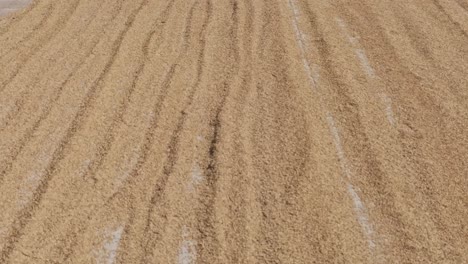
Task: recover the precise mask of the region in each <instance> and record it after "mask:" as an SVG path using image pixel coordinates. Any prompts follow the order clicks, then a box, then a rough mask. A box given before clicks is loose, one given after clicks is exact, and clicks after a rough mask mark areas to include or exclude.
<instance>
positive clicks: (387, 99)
mask: <svg viewBox="0 0 468 264" xmlns="http://www.w3.org/2000/svg"><path fill="white" fill-rule="evenodd" d="M380 99H381V100H382V102H383V104H384V105H385V114H386V115H387V120H388V122H390V124H392V126H394V125H395V123H396V121H395V116H394V115H393V108H392V99H391V98H390V97H388V95H387V94H385V93H380Z"/></svg>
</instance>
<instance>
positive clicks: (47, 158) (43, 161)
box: [17, 144, 53, 208]
mask: <svg viewBox="0 0 468 264" xmlns="http://www.w3.org/2000/svg"><path fill="white" fill-rule="evenodd" d="M52 147H53V145H52V144H51V145H50V148H52ZM50 152H52V151H50V149H45V150H43V151H41V152H40V153H39V154H38V157H37V159H36V161H37V163H36V165H38V166H39V167H38V168H36V169H33V170H32V171H30V172H29V173H28V175H29V176H27V178H26V179H24V180H23V183H22V184H21V186H20V188H19V190H18V193H17V195H18V199H17V206H18V207H19V208H23V207H24V206H26V205H27V204H28V203H29V202H31V199H32V198H33V195H34V192H35V191H36V190H37V188H39V185H40V184H41V181H42V177H43V175H44V172H45V169H46V167H47V166H48V165H49V164H50V163H51V162H52V155H50V154H48V153H50Z"/></svg>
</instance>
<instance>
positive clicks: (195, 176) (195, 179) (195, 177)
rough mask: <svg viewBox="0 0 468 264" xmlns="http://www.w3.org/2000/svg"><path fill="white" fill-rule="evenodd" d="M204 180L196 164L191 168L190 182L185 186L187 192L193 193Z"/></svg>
mask: <svg viewBox="0 0 468 264" xmlns="http://www.w3.org/2000/svg"><path fill="white" fill-rule="evenodd" d="M204 179H205V177H203V172H202V170H201V168H200V165H198V163H196V164H195V165H194V166H193V168H192V172H191V175H190V182H189V183H188V186H187V189H188V191H189V192H194V191H195V189H196V187H197V186H198V185H200V183H201V182H202V181H203V180H204Z"/></svg>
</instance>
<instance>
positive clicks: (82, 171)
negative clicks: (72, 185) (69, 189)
mask: <svg viewBox="0 0 468 264" xmlns="http://www.w3.org/2000/svg"><path fill="white" fill-rule="evenodd" d="M89 166H91V160H89V159H87V160H85V161H83V164H82V165H81V166H80V169H79V170H78V177H80V178H82V177H84V176H85V175H86V173H87V172H88V170H89Z"/></svg>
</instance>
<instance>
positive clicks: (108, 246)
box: [96, 226, 124, 264]
mask: <svg viewBox="0 0 468 264" xmlns="http://www.w3.org/2000/svg"><path fill="white" fill-rule="evenodd" d="M123 230H124V228H123V226H119V227H117V228H116V229H114V230H110V231H106V232H105V235H106V239H105V241H104V244H103V246H102V248H101V250H100V251H99V252H97V257H96V262H97V263H98V264H113V263H115V259H116V258H117V250H118V249H119V244H120V239H121V238H122V233H123Z"/></svg>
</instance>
